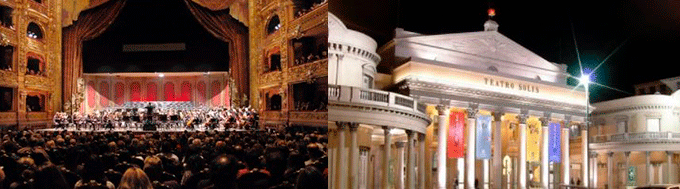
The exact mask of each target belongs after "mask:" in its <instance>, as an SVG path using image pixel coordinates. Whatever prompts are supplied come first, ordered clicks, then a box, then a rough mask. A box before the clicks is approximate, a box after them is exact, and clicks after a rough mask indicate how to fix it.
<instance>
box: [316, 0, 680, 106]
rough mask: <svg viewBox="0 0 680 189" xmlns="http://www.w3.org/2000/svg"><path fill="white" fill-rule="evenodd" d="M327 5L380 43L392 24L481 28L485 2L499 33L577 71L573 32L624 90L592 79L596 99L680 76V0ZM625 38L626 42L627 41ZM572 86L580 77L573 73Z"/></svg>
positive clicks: (606, 77) (430, 30)
mask: <svg viewBox="0 0 680 189" xmlns="http://www.w3.org/2000/svg"><path fill="white" fill-rule="evenodd" d="M329 3H330V4H329V11H330V12H332V13H333V14H335V15H336V16H338V17H339V18H340V19H341V20H343V21H344V22H345V24H346V25H347V26H348V27H349V28H351V29H354V30H358V31H361V32H363V33H366V34H368V35H370V36H371V37H373V38H374V39H376V40H377V41H378V43H379V46H380V45H383V44H384V43H385V42H387V41H388V40H389V39H391V38H392V36H393V31H394V28H396V27H401V28H404V29H405V30H407V31H413V32H418V33H422V34H445V33H457V32H472V31H481V30H483V23H484V22H485V21H486V20H487V19H488V16H487V9H489V8H494V9H495V10H496V16H495V17H494V18H493V19H494V20H495V21H496V22H498V24H499V25H500V26H499V29H498V30H499V32H500V33H501V34H503V35H505V36H507V37H509V38H510V39H512V40H514V41H516V42H517V43H519V44H520V45H522V46H524V47H526V48H527V49H529V50H531V51H533V52H535V53H536V54H538V55H539V56H541V57H543V58H545V59H546V60H548V61H551V62H555V63H560V64H567V65H568V66H569V70H568V72H569V73H570V74H571V75H573V76H579V75H580V73H579V66H578V61H577V57H576V50H575V47H574V39H573V37H572V25H573V30H574V31H575V33H574V35H575V37H576V40H577V43H578V49H579V53H580V55H581V61H582V63H583V67H584V68H590V69H593V68H594V67H596V66H597V64H598V63H600V62H601V61H603V60H604V59H605V58H606V57H607V55H609V54H610V53H612V51H614V49H616V48H617V46H619V45H621V44H623V46H621V48H620V49H619V50H618V51H617V52H616V53H614V54H613V55H612V56H611V57H610V58H609V59H608V60H607V61H606V62H605V63H604V65H603V66H602V67H601V68H599V69H598V70H596V72H595V73H594V74H595V75H596V77H597V78H596V82H598V83H601V84H604V85H607V86H611V87H614V88H617V89H621V90H623V91H626V93H623V92H617V91H614V90H611V89H606V88H603V87H598V86H591V102H599V101H604V100H611V99H616V98H621V97H625V96H631V95H632V94H634V92H633V85H634V84H639V83H644V82H649V81H654V80H659V79H664V78H669V77H674V76H680V72H678V70H680V69H675V65H677V64H678V61H677V60H676V57H677V53H678V52H679V50H680V48H679V47H678V46H677V44H678V42H680V1H671V0H659V1H647V0H623V1H594V0H590V1H581V0H577V1H562V0H560V1H417V0H394V1H388V0H375V1H364V0H330V2H329ZM624 41H626V42H625V43H624ZM569 83H570V84H572V85H574V84H575V83H576V81H575V80H570V81H569Z"/></svg>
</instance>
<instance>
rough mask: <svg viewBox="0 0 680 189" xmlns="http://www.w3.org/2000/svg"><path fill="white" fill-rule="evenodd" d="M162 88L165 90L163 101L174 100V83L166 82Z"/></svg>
mask: <svg viewBox="0 0 680 189" xmlns="http://www.w3.org/2000/svg"><path fill="white" fill-rule="evenodd" d="M163 88H164V89H163V91H164V92H165V101H175V84H173V83H171V82H167V83H165V87H163Z"/></svg>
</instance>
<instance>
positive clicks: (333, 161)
mask: <svg viewBox="0 0 680 189" xmlns="http://www.w3.org/2000/svg"><path fill="white" fill-rule="evenodd" d="M336 128H337V126H336ZM328 136H329V138H331V139H333V138H337V130H335V129H333V130H328ZM336 141H337V140H330V141H329V144H328V146H329V150H328V157H329V158H330V160H328V167H329V168H328V169H329V170H328V174H329V175H328V188H330V189H336V188H337V187H338V186H337V185H338V182H337V179H336V177H335V176H336V175H337V172H338V163H339V162H338V154H337V153H336V152H337V151H338V146H337V144H336V143H334V142H336Z"/></svg>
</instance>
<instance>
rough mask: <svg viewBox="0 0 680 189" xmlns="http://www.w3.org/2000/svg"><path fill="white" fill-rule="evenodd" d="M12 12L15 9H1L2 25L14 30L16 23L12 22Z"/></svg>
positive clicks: (0, 18) (0, 19) (4, 7)
mask: <svg viewBox="0 0 680 189" xmlns="http://www.w3.org/2000/svg"><path fill="white" fill-rule="evenodd" d="M12 11H14V9H12V8H11V7H6V6H1V7H0V25H2V26H4V27H6V28H10V29H11V28H14V23H13V22H12Z"/></svg>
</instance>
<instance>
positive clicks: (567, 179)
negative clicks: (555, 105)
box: [562, 119, 571, 185]
mask: <svg viewBox="0 0 680 189" xmlns="http://www.w3.org/2000/svg"><path fill="white" fill-rule="evenodd" d="M569 124H570V122H569V119H567V120H566V121H565V122H564V127H563V128H562V184H565V185H570V184H571V162H570V159H569V137H570V136H569V135H570V132H569Z"/></svg>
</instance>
